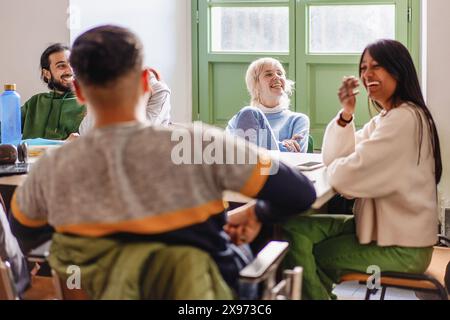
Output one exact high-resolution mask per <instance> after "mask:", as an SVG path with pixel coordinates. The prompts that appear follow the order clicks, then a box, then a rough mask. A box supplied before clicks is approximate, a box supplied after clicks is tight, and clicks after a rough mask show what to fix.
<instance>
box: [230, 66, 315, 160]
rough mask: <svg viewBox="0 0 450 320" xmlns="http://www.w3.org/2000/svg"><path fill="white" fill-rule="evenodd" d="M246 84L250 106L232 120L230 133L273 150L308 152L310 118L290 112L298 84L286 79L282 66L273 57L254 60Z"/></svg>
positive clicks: (248, 71)
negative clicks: (295, 86)
mask: <svg viewBox="0 0 450 320" xmlns="http://www.w3.org/2000/svg"><path fill="white" fill-rule="evenodd" d="M246 83H247V89H248V92H249V94H250V96H251V102H250V106H248V107H245V108H243V109H242V110H241V111H239V112H238V113H237V114H236V115H235V116H234V117H233V118H232V119H231V120H230V121H229V123H228V127H227V131H229V132H231V133H233V134H236V135H239V136H243V137H245V138H247V139H248V140H250V141H251V142H254V143H255V144H257V145H259V146H260V147H264V148H267V149H269V150H280V151H283V152H303V153H306V152H307V150H308V138H309V118H308V117H307V116H306V115H304V114H302V113H297V112H292V111H290V110H289V106H290V99H289V96H290V95H291V94H292V86H293V84H294V83H293V82H292V81H291V80H288V79H286V72H285V70H284V68H283V66H282V64H281V63H280V62H279V61H278V60H276V59H272V58H261V59H258V60H256V61H254V62H253V63H252V64H251V65H250V66H249V68H248V70H247V75H246Z"/></svg>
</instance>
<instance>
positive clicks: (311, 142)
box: [308, 135, 314, 153]
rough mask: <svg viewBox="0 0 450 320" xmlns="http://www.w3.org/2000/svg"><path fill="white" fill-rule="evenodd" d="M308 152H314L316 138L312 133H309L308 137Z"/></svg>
mask: <svg viewBox="0 0 450 320" xmlns="http://www.w3.org/2000/svg"><path fill="white" fill-rule="evenodd" d="M308 153H314V138H313V136H312V135H309V139H308Z"/></svg>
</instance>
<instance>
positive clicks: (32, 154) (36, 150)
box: [0, 145, 59, 187]
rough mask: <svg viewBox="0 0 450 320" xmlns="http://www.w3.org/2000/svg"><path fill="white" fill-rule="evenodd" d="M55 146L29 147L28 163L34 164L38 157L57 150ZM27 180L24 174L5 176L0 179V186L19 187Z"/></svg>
mask: <svg viewBox="0 0 450 320" xmlns="http://www.w3.org/2000/svg"><path fill="white" fill-rule="evenodd" d="M58 147H59V146H57V145H49V146H29V147H28V163H30V164H33V163H35V162H36V161H37V160H38V159H39V157H40V156H41V155H42V154H44V152H46V151H47V150H49V149H54V148H58ZM26 178H27V175H26V174H20V175H14V176H6V177H0V186H15V187H17V186H20V185H21V184H22V183H23V182H24V181H25V179H26Z"/></svg>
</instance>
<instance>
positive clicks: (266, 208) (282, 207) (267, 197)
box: [255, 163, 316, 223]
mask: <svg viewBox="0 0 450 320" xmlns="http://www.w3.org/2000/svg"><path fill="white" fill-rule="evenodd" d="M256 198H257V199H258V201H257V203H256V207H255V211H256V216H257V217H258V219H259V220H260V221H261V222H263V223H277V222H281V221H283V220H285V219H286V218H288V217H290V216H292V215H295V214H299V213H301V212H304V211H306V210H308V209H309V208H310V207H311V205H312V204H313V203H314V201H315V200H316V191H315V189H314V186H313V184H312V183H311V182H310V181H309V179H308V178H306V177H305V176H304V175H302V174H300V173H298V172H297V171H295V170H293V169H292V168H290V167H288V166H287V165H285V164H283V163H280V166H279V170H278V172H277V174H275V175H271V176H269V178H268V179H267V181H266V183H265V185H264V187H263V188H262V189H261V191H260V192H259V194H258V195H257V196H256Z"/></svg>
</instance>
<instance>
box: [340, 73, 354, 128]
mask: <svg viewBox="0 0 450 320" xmlns="http://www.w3.org/2000/svg"><path fill="white" fill-rule="evenodd" d="M358 87H359V81H358V79H357V78H356V77H354V76H350V77H344V79H343V80H342V85H341V87H340V88H339V92H338V96H339V101H340V103H341V105H342V108H343V117H344V118H347V119H346V120H348V119H351V117H352V116H353V114H354V113H355V106H356V95H357V94H358V93H359V91H358V90H355V89H356V88H358Z"/></svg>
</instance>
